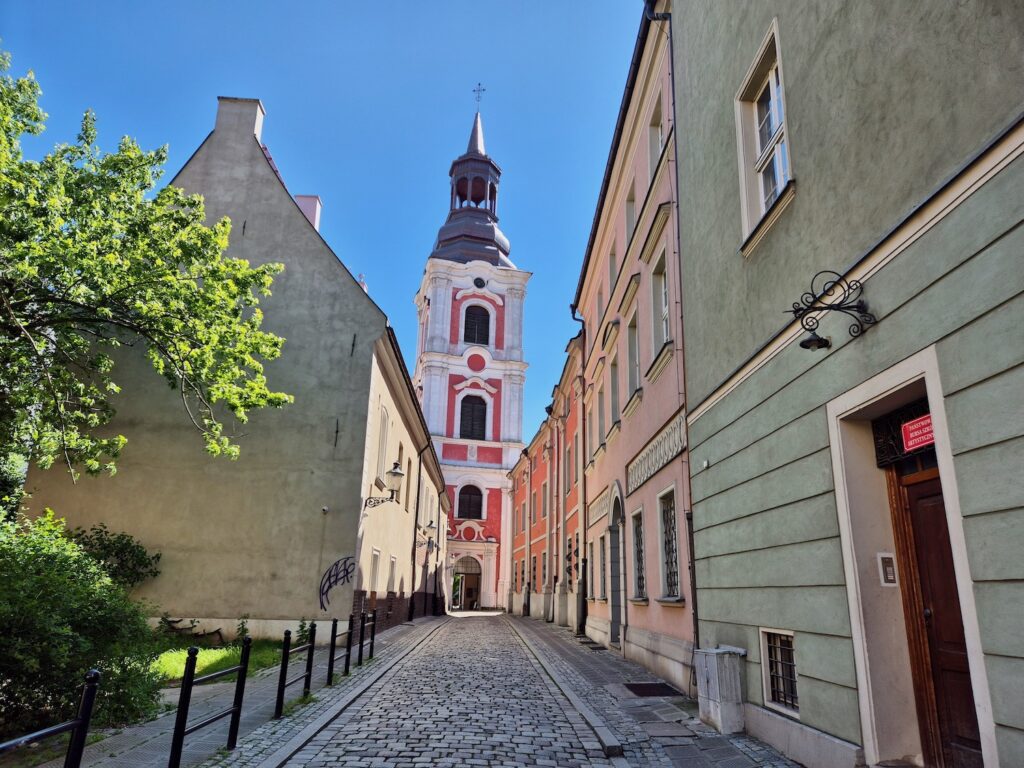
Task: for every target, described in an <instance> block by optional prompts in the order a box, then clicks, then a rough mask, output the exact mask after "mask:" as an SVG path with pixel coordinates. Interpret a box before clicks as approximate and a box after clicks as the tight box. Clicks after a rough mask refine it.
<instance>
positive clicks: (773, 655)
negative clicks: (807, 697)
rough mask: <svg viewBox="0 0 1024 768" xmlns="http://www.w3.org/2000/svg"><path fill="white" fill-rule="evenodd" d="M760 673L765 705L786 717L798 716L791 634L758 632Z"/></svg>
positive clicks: (785, 631) (794, 659)
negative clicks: (759, 633)
mask: <svg viewBox="0 0 1024 768" xmlns="http://www.w3.org/2000/svg"><path fill="white" fill-rule="evenodd" d="M761 669H762V675H763V678H764V701H765V704H766V705H768V706H770V707H772V708H774V709H778V710H781V711H782V712H783V713H785V714H787V715H790V716H793V717H796V716H798V713H799V712H800V698H799V696H798V694H797V687H796V682H797V680H796V648H795V645H794V642H793V633H792V632H790V631H787V630H784V629H762V630H761Z"/></svg>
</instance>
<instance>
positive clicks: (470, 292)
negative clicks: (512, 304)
mask: <svg viewBox="0 0 1024 768" xmlns="http://www.w3.org/2000/svg"><path fill="white" fill-rule="evenodd" d="M466 296H480V297H481V298H484V299H489V300H490V301H493V302H494V303H495V304H497V305H498V306H499V307H503V306H505V300H504V299H502V298H501V296H499V295H498V294H496V293H494V292H493V291H489V290H487V289H486V288H477V287H476V286H474V287H472V288H463V289H462V290H461V291H458V292H457V293H456V294H455V300H456V301H462V299H464V298H465V297H466Z"/></svg>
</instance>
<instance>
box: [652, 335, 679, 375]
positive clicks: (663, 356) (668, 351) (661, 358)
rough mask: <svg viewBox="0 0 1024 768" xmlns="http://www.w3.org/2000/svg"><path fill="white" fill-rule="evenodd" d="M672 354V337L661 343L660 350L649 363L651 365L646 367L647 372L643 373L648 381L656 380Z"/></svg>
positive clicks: (673, 352)
mask: <svg viewBox="0 0 1024 768" xmlns="http://www.w3.org/2000/svg"><path fill="white" fill-rule="evenodd" d="M674 354H675V347H674V342H673V341H672V339H669V340H668V341H666V342H665V343H664V344H662V345H661V350H660V351H659V352H658V354H657V356H656V357H655V358H654V362H653V363H651V367H650V368H648V369H647V373H646V374H645V376H646V377H647V380H648V381H650V382H651V383H652V384H653V383H654V382H656V381H657V380H658V377H659V376H660V375H661V372H662V371H664V370H665V368H667V367H668V361H669V360H671V359H672V356H673V355H674Z"/></svg>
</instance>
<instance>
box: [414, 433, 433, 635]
mask: <svg viewBox="0 0 1024 768" xmlns="http://www.w3.org/2000/svg"><path fill="white" fill-rule="evenodd" d="M429 447H430V443H429V442H428V443H427V444H426V445H424V446H423V448H421V449H420V451H419V453H417V454H416V461H417V462H418V464H419V466H418V467H417V470H416V512H415V513H414V514H413V523H412V552H411V553H410V557H411V558H412V584H410V585H409V586H410V587H411V592H410V594H409V621H412V620H413V619H414V618H416V536H417V535H418V534H419V532H420V498H421V497H422V496H423V452H424V451H425V450H427V448H429ZM428 556H429V553H428ZM424 575H425V574H424ZM423 588H424V589H426V583H425V582H424V585H423ZM424 602H425V601H424ZM425 612H426V607H425V606H424V613H425Z"/></svg>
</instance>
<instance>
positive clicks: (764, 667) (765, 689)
mask: <svg viewBox="0 0 1024 768" xmlns="http://www.w3.org/2000/svg"><path fill="white" fill-rule="evenodd" d="M757 634H758V642H759V643H760V647H761V650H760V652H761V701H762V702H764V707H765V708H766V709H770V710H772V711H774V712H778V713H779V714H781V715H785V716H786V717H790V718H792V719H794V720H799V719H800V710H799V709H792V708H791V707H787V706H786V705H785V704H780V703H779V702H777V701H773V700H772V684H771V680H770V679H769V676H768V667H769V661H768V635H770V634H771V635H787V636H788V637H792V638H793V664H794V670H795V671H796V679H797V697H798V698H799V696H800V666H799V663H798V662H797V656H796V635H795V634H794V633H793V630H791V629H774V628H772V627H758V628H757Z"/></svg>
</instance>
